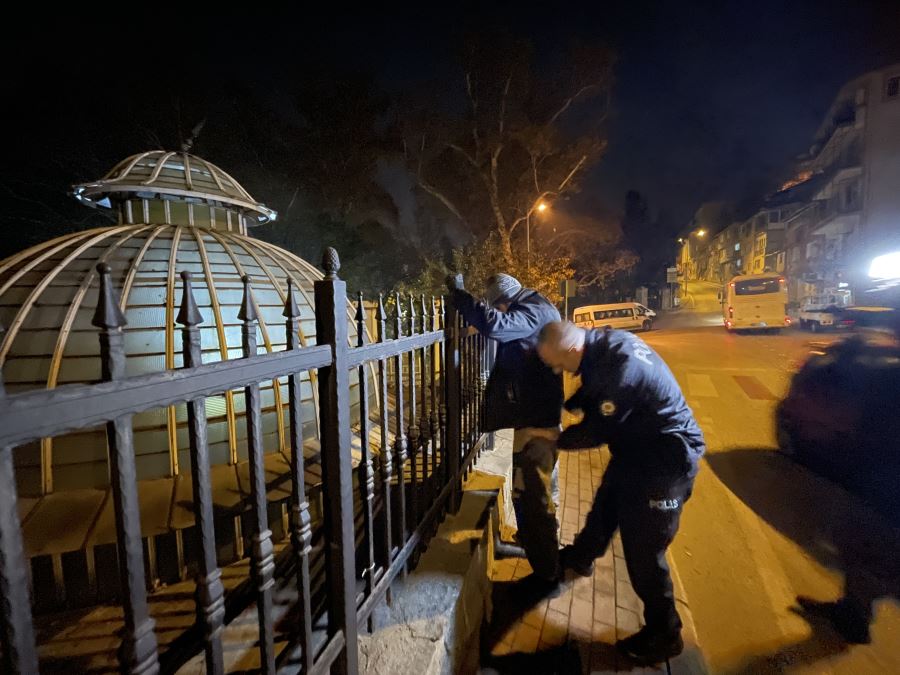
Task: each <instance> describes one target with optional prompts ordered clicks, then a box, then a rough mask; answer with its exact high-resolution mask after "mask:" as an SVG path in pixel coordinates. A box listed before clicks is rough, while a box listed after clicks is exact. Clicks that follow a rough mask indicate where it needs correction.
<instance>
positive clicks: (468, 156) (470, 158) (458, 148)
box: [447, 143, 481, 171]
mask: <svg viewBox="0 0 900 675" xmlns="http://www.w3.org/2000/svg"><path fill="white" fill-rule="evenodd" d="M447 147H449V148H450V149H451V150H455V151H456V152H458V153H459V154H460V155H462V156H463V157H465V159H466V161H467V162H468V163H469V164H471V165H472V166H474V167H475V168H476V169H478V171H481V167H480V166H478V161H477V160H476V159H475V158H474V157H473V156H472V155H471V154H469V153H468V152H466V151H465V150H464V149H463V148H462V147H461V146H459V145H457V144H456V143H450V145H448V146H447Z"/></svg>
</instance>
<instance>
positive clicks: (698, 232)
mask: <svg viewBox="0 0 900 675" xmlns="http://www.w3.org/2000/svg"><path fill="white" fill-rule="evenodd" d="M697 236H698V237H705V236H706V230H697Z"/></svg>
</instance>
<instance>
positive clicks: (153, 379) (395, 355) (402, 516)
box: [0, 249, 491, 673]
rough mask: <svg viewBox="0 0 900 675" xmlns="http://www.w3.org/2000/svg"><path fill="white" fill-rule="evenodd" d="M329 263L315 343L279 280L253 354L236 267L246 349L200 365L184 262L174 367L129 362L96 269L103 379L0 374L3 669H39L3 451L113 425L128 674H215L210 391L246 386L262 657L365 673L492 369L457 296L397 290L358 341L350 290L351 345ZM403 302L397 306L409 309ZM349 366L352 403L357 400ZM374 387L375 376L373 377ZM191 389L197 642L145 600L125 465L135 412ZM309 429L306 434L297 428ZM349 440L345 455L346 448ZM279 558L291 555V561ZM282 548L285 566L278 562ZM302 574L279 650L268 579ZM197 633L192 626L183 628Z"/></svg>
mask: <svg viewBox="0 0 900 675" xmlns="http://www.w3.org/2000/svg"><path fill="white" fill-rule="evenodd" d="M323 267H324V269H325V271H326V276H325V278H324V279H323V280H321V281H317V282H316V283H315V305H316V307H315V313H316V335H317V341H318V344H317V345H316V346H305V347H303V346H301V345H300V342H299V337H298V336H299V321H300V312H299V310H298V307H297V304H296V302H295V299H294V291H295V289H294V288H292V285H291V282H290V281H288V282H287V293H286V297H287V300H286V302H285V309H284V316H285V331H286V334H287V350H286V351H284V352H276V353H270V354H257V345H256V336H257V315H256V310H255V303H254V301H253V290H252V287H251V280H250V279H249V278H248V277H245V278H244V296H243V302H242V305H241V308H240V311H239V313H238V318H239V320H240V322H241V326H242V342H243V356H244V358H242V359H238V360H232V361H225V362H219V363H208V364H203V363H202V358H201V348H200V324H201V323H202V316H201V314H200V312H199V311H198V308H197V305H196V302H195V300H194V296H193V292H192V288H191V277H190V274H189V273H187V272H184V273H182V280H183V294H182V303H181V307H180V311H179V313H178V316H177V319H176V321H177V323H178V324H179V325H180V326H181V333H182V348H183V354H184V368H182V369H179V370H174V371H171V370H170V371H166V372H160V373H154V374H149V375H140V376H136V377H125V376H124V372H125V369H124V364H125V348H124V340H123V333H122V327H123V325H124V323H125V320H124V317H123V316H122V314H121V312H120V310H119V303H118V298H116V297H114V295H115V294H114V291H113V288H112V284H111V281H110V271H109V268H108V267H107V266H105V265H103V264H101V265H99V266H98V272H99V283H100V294H99V302H98V306H97V309H96V313H95V315H94V320H93V324H94V325H95V326H97V328H98V330H99V340H100V345H101V359H102V375H103V382H100V383H97V384H89V385H71V386H61V387H59V388H57V389H54V390H50V391H34V392H26V393H18V394H15V395H9V396H6V395H4V394H3V391H2V386H0V607H2V614H0V621H2V640H3V641H2V658H3V665H4V668H5V672H22V673H31V672H38V670H39V666H40V663H39V649H38V648H37V646H36V642H35V631H34V622H33V614H32V602H31V595H32V594H31V592H30V589H29V581H30V578H29V574H28V561H27V559H26V556H25V553H24V548H23V539H22V528H21V523H20V522H19V516H18V509H17V497H16V479H15V469H14V463H13V457H12V452H13V449H14V448H15V447H17V446H20V445H23V444H25V443H29V442H32V441H35V440H38V439H41V438H47V437H53V436H58V435H60V434H65V433H69V432H72V431H76V430H80V429H87V428H91V427H95V426H98V425H106V435H107V443H108V449H109V468H110V481H111V485H112V499H113V502H114V510H115V530H116V552H117V558H118V571H119V574H118V579H117V582H118V586H119V592H118V593H117V594H116V597H117V598H119V601H118V602H119V603H120V605H121V608H122V612H123V625H122V632H121V636H122V641H121V647H120V649H119V652H118V660H119V666H120V668H121V670H122V671H125V672H131V673H154V672H158V671H159V670H160V669H162V670H172V669H174V668H176V667H177V666H178V665H179V663H183V662H184V658H185V654H188V655H190V652H191V645H194V647H193V649H194V651H199V650H201V649H202V650H203V651H204V652H205V659H206V666H207V670H208V671H209V672H212V673H221V672H224V671H225V668H226V665H225V657H224V648H223V636H224V631H225V626H226V595H227V594H226V591H225V585H224V584H223V581H222V570H221V569H220V566H219V560H218V558H217V542H216V532H217V529H216V521H215V518H216V514H215V513H214V500H213V487H212V481H211V472H210V458H209V452H208V439H207V417H206V398H207V397H210V396H218V395H222V394H223V393H224V392H227V391H235V390H238V391H239V390H241V389H243V393H244V396H245V405H246V418H245V423H246V425H247V441H246V442H247V450H248V458H249V485H250V490H249V493H250V496H249V503H247V504H245V505H243V506H242V508H243V509H245V510H246V514H245V515H247V516H249V517H248V518H247V522H248V523H249V525H250V530H251V532H250V533H249V536H248V537H247V541H248V543H249V546H248V549H249V551H248V553H249V558H250V573H249V576H248V583H249V584H250V586H251V588H252V590H253V593H251V595H252V596H253V597H252V601H255V604H256V608H257V623H258V628H259V632H258V650H259V663H260V666H261V669H262V671H263V672H267V673H268V672H275V671H276V670H277V669H278V667H279V665H280V664H282V663H283V662H284V661H283V660H284V659H287V658H289V659H291V663H292V665H293V666H297V665H299V667H300V669H301V671H302V672H306V673H318V672H326V671H331V672H345V673H356V672H358V661H357V635H358V630H359V626H365V625H366V624H367V623H368V624H369V625H371V619H372V613H373V610H374V609H375V607H376V606H377V604H378V603H380V602H382V601H384V600H387V601H390V587H391V583H392V581H393V580H394V579H395V578H396V576H397V575H403V574H405V573H406V572H407V570H408V569H409V568H410V565H411V564H413V563H414V561H415V559H416V556H415V554H416V552H417V551H418V550H419V549H420V548H421V547H422V546H423V545H424V544H425V543H426V542H427V540H428V538H429V536H430V535H431V534H432V533H433V532H434V530H435V528H436V526H437V524H438V522H439V521H440V519H441V518H442V517H443V515H444V514H445V512H446V511H447V510H451V511H452V510H455V509H456V508H457V507H458V505H459V499H460V491H461V483H462V480H463V479H464V478H465V476H466V474H467V472H468V471H469V470H470V469H471V466H472V464H473V462H474V459H475V457H476V456H477V454H478V453H479V452H480V450H481V449H482V448H484V447H485V445H486V444H487V443H488V442H489V437H488V436H487V435H485V434H483V433H482V429H483V425H482V422H483V392H484V384H485V379H486V373H487V372H488V370H489V367H490V359H491V356H490V350H489V349H488V348H487V344H486V341H485V339H484V338H483V337H482V336H480V335H478V334H475V333H472V332H471V331H468V330H467V329H466V327H465V326H464V325H463V324H462V323H461V321H460V319H459V317H458V315H457V313H456V312H455V310H453V308H452V307H449V306H446V305H445V304H444V303H443V302H442V301H439V300H436V299H432V300H431V301H428V300H426V298H424V297H421V298H400V297H395V298H394V305H395V311H394V313H393V314H394V316H393V317H388V316H387V313H386V312H385V308H384V303H383V301H382V299H379V301H378V303H377V305H376V310H375V311H376V315H375V317H374V322H375V325H376V327H377V330H376V333H377V335H376V336H375V337H374V339H371V340H370V339H367V337H366V335H367V334H368V332H367V330H366V329H365V327H366V325H367V324H368V325H371V323H372V317H371V316H368V315H367V309H366V307H367V306H369V307H371V302H367V301H366V300H365V298H363V297H362V296H361V295H360V297H359V298H358V299H357V302H356V315H355V322H356V325H357V341H356V342H357V344H356V345H355V346H353V345H350V344H349V338H348V334H349V331H348V328H349V322H348V317H347V307H348V301H347V296H346V287H345V284H344V282H343V281H341V280H340V279H339V277H338V270H339V268H340V264H339V260H338V257H337V253H336V252H335V251H334V250H333V249H328V250H326V252H325V255H324V257H323ZM401 308H402V309H403V311H401ZM313 370H316V371H317V378H316V379H317V386H318V403H319V410H318V415H319V425H318V428H319V439H318V440H319V443H320V447H321V452H320V462H321V484H320V485H319V486H316V490H317V491H318V492H319V493H320V498H321V513H322V517H321V518H320V519H316V518H314V517H313V515H312V514H311V508H310V494H309V490H310V486H309V485H308V484H307V479H306V478H305V476H306V475H307V468H308V467H306V466H305V462H306V460H305V458H304V453H303V451H302V448H303V447H304V442H305V441H307V440H309V439H306V438H304V426H303V417H302V411H301V401H302V396H301V382H302V380H303V375H304V373H308V372H309V371H313ZM351 372H355V373H356V375H357V380H358V387H359V394H358V406H351V389H352V387H351V382H350V377H351ZM278 378H281V379H282V380H284V379H286V380H287V383H288V393H289V402H288V406H287V408H288V411H287V418H288V429H289V435H290V445H291V450H292V451H291V453H290V472H289V473H290V476H289V478H290V500H289V502H290V508H289V518H288V521H289V528H288V529H289V533H284V534H289V540H290V546H289V547H287V549H285V551H284V552H283V553H282V554H281V555H280V556H279V555H276V546H275V542H274V539H275V536H274V535H273V529H276V530H278V531H279V533H280V530H281V528H273V526H272V524H270V522H269V514H270V510H269V508H268V507H269V504H268V501H267V489H268V486H267V483H266V469H265V466H264V448H263V442H262V438H263V436H262V429H261V402H260V383H261V382H265V381H271V380H273V379H278ZM373 388H374V391H373V390H372V389H373ZM179 403H186V405H187V413H188V437H189V442H190V464H191V467H190V479H191V484H192V488H193V496H192V509H193V513H194V523H195V527H194V528H193V529H192V531H191V534H192V536H193V537H194V538H195V539H196V542H195V543H194V549H195V551H196V557H197V560H196V561H194V565H193V569H194V570H196V575H195V584H196V588H195V590H196V593H195V598H196V599H195V611H196V623H195V627H194V629H192V630H193V633H194V635H195V636H196V638H197V639H196V640H195V641H194V642H193V643H192V642H191V640H190V639H188V640H187V644H188V648H187V649H185V641H184V640H182V641H181V642H180V643H179V646H178V649H177V650H175V649H174V647H171V645H169V646H166V645H161V644H160V643H159V642H158V640H157V632H156V631H155V630H154V620H153V618H152V616H151V612H150V609H149V604H148V583H147V578H146V574H145V570H146V565H145V556H144V541H143V539H144V538H143V535H142V531H141V512H140V502H139V493H138V484H137V483H138V482H137V473H136V468H135V453H134V439H133V435H132V418H133V416H134V415H135V414H137V413H139V412H143V411H146V410H151V409H156V408H163V407H166V406H169V405H173V404H179ZM306 433H307V434H308V433H309V431H308V429H307V431H306ZM354 437H356V439H357V440H358V441H359V443H358V445H359V455H358V459H357V461H356V462H355V463H354V460H353V454H352V445H353V442H354ZM285 558H286V560H284V559H285ZM282 562H285V563H286V564H281V563H282ZM282 573H283V574H287V575H291V576H292V577H294V580H295V581H292V583H295V584H296V595H295V597H296V608H295V611H294V612H293V613H291V614H290V616H291V617H293V618H292V619H291V620H290V621H288V622H287V623H288V625H287V628H286V629H285V628H284V623H285V622H283V621H282V622H280V623H279V626H278V627H277V630H278V631H280V633H285V632H286V635H284V634H280V635H279V640H278V643H277V648H276V639H275V638H276V625H275V614H276V613H275V611H274V610H273V588H274V586H275V583H276V580H277V577H278V575H279V574H282ZM188 638H190V635H189V636H188Z"/></svg>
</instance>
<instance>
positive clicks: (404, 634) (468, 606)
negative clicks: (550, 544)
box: [359, 453, 505, 675]
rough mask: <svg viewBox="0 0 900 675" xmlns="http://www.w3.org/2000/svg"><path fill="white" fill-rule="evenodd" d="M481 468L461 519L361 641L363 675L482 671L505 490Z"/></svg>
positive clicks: (444, 528)
mask: <svg viewBox="0 0 900 675" xmlns="http://www.w3.org/2000/svg"><path fill="white" fill-rule="evenodd" d="M490 454H491V453H486V455H487V456H489V455H490ZM481 463H482V461H481V460H480V461H479V463H478V464H477V465H476V468H475V471H474V472H473V473H472V475H471V476H470V477H469V480H468V481H467V482H466V484H465V485H464V487H463V497H462V500H461V504H460V509H459V512H458V513H456V514H451V515H448V516H447V518H445V520H444V522H443V523H441V525H440V527H439V528H438V531H437V534H436V535H435V536H434V537H433V538H432V539H431V542H430V543H429V545H428V548H427V549H426V551H425V552H424V553H423V554H422V556H421V557H420V558H419V561H418V564H417V565H416V568H415V570H414V571H413V572H411V573H410V574H409V576H408V577H407V578H406V579H405V580H398V581H397V582H396V583H395V584H394V587H393V601H392V603H391V606H390V607H388V606H380V607H378V608H377V609H376V610H375V613H374V617H375V627H376V630H375V631H374V633H373V634H371V635H362V636H360V640H359V658H360V671H361V672H364V673H372V674H375V675H379V674H380V675H389V674H390V675H393V674H394V673H414V674H415V675H438V674H441V675H449V674H452V673H473V672H476V671H477V670H478V659H479V639H480V633H481V626H482V622H483V620H484V617H485V615H486V613H488V612H489V611H490V608H489V606H488V605H489V604H490V598H491V581H490V573H491V567H492V564H493V559H494V552H493V548H494V543H493V542H494V532H495V530H496V528H497V527H498V523H499V521H500V518H499V511H498V505H499V503H500V501H501V500H502V497H500V496H499V495H500V494H501V492H502V489H503V485H504V483H505V481H504V479H503V477H502V476H497V475H493V474H491V473H489V472H486V471H482V470H481Z"/></svg>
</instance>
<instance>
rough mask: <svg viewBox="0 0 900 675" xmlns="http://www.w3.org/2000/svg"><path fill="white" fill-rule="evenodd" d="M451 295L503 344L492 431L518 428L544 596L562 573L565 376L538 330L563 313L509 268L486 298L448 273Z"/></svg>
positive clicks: (488, 409) (492, 394)
mask: <svg viewBox="0 0 900 675" xmlns="http://www.w3.org/2000/svg"><path fill="white" fill-rule="evenodd" d="M447 285H448V287H449V288H450V293H451V301H452V302H453V304H454V306H455V307H456V308H457V310H458V311H459V312H460V314H462V316H463V318H464V319H465V320H466V322H467V323H469V324H470V325H471V326H473V327H474V328H475V329H476V330H478V332H479V333H481V334H482V335H484V336H486V337H488V338H490V339H492V340H495V341H496V342H497V354H496V359H495V360H494V366H493V368H492V370H491V375H490V379H489V380H488V384H487V389H486V391H485V426H486V427H487V428H486V431H494V430H496V429H506V428H512V429H514V433H513V486H512V487H513V508H514V509H515V512H516V520H517V522H518V526H519V531H518V538H519V541H520V542H521V544H522V547H523V548H524V549H525V554H526V556H527V558H528V562H529V563H531V568H532V570H533V572H534V574H533V575H531V577H530V578H529V579H528V581H527V582H526V585H527V586H528V587H530V590H531V591H533V592H535V593H538V594H539V595H546V594H550V593H553V592H555V591H556V590H557V586H558V584H559V578H560V568H559V536H558V523H557V519H556V503H555V502H556V496H555V494H554V487H555V483H556V475H557V472H556V468H557V450H556V439H557V438H558V436H559V432H560V429H561V427H560V419H561V416H562V403H563V390H562V378H561V377H560V376H559V375H558V374H555V373H554V372H553V371H552V370H551V369H550V368H549V367H547V366H546V365H544V363H543V362H542V361H541V359H540V358H539V357H538V354H537V342H538V335H539V334H540V331H541V328H543V327H544V326H545V325H546V324H547V323H549V322H551V321H559V311H557V309H556V307H554V306H553V304H552V303H551V302H550V301H549V300H547V299H546V298H544V297H543V296H542V295H541V294H540V293H538V292H537V291H534V290H531V289H528V288H523V287H522V284H521V283H519V281H518V280H517V279H515V278H514V277H512V276H510V275H508V274H496V275H494V276H492V277H490V278H489V279H488V281H487V289H486V291H485V301H484V302H481V301H478V300H476V299H475V298H474V297H473V296H472V295H471V294H470V293H468V292H467V291H466V290H465V289H464V288H463V287H462V279H461V277H448V278H447Z"/></svg>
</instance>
